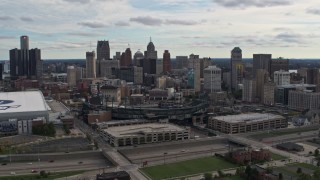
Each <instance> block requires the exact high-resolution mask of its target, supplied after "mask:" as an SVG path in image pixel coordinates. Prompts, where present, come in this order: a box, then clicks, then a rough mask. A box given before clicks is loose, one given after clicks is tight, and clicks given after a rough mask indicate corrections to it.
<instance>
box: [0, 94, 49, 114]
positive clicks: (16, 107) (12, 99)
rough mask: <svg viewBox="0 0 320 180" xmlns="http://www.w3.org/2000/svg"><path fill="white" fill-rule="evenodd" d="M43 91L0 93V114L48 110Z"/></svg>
mask: <svg viewBox="0 0 320 180" xmlns="http://www.w3.org/2000/svg"><path fill="white" fill-rule="evenodd" d="M49 109H50V108H49V107H48V105H47V103H46V101H45V99H44V97H43V95H42V93H41V91H19V92H1V93H0V115H1V114H2V113H18V112H33V111H34V112H35V111H48V110H49Z"/></svg>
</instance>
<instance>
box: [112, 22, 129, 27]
mask: <svg viewBox="0 0 320 180" xmlns="http://www.w3.org/2000/svg"><path fill="white" fill-rule="evenodd" d="M114 25H116V26H130V24H129V23H128V22H123V21H118V22H116V23H114Z"/></svg>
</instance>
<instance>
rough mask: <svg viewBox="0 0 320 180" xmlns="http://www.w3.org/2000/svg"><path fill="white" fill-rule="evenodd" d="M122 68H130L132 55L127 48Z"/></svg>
mask: <svg viewBox="0 0 320 180" xmlns="http://www.w3.org/2000/svg"><path fill="white" fill-rule="evenodd" d="M124 55H125V56H124V62H125V63H124V66H127V67H128V66H131V65H132V53H131V50H130V48H127V49H126V51H125V54H124Z"/></svg>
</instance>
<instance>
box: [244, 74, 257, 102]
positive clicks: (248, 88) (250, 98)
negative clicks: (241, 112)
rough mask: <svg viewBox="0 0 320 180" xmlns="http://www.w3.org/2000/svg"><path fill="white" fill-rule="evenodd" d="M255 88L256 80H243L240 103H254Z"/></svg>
mask: <svg viewBox="0 0 320 180" xmlns="http://www.w3.org/2000/svg"><path fill="white" fill-rule="evenodd" d="M256 87H257V84H256V80H254V79H249V78H246V79H243V89H242V101H245V102H256Z"/></svg>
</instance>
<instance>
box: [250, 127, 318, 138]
mask: <svg viewBox="0 0 320 180" xmlns="http://www.w3.org/2000/svg"><path fill="white" fill-rule="evenodd" d="M318 129H319V126H312V127H306V128H305V127H301V128H294V129H285V130H284V129H281V130H273V131H269V133H268V132H263V133H257V134H253V135H250V136H249V137H251V138H253V139H258V140H261V139H264V138H271V137H276V136H283V135H288V134H298V133H302V132H308V131H315V130H318Z"/></svg>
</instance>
